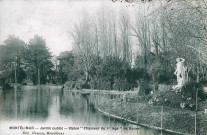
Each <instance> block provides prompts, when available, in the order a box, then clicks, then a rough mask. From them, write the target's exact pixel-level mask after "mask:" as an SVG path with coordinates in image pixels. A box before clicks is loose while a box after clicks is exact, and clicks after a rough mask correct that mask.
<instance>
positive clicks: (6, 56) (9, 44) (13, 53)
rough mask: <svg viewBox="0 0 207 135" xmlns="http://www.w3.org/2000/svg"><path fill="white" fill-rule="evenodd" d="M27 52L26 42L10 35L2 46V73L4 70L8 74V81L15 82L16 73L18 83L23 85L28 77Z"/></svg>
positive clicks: (0, 61) (0, 59)
mask: <svg viewBox="0 0 207 135" xmlns="http://www.w3.org/2000/svg"><path fill="white" fill-rule="evenodd" d="M25 51H26V44H25V42H24V41H22V40H21V39H19V38H18V37H15V36H14V35H10V36H9V37H8V39H6V40H5V41H4V44H3V45H1V46H0V65H1V67H0V71H1V70H4V71H5V72H4V73H5V74H7V80H10V81H11V80H13V82H14V80H15V79H14V72H15V70H16V72H17V82H18V83H21V82H22V81H23V80H24V79H25V77H26V75H25V73H24V70H23V68H24V54H25Z"/></svg>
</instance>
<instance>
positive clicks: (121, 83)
mask: <svg viewBox="0 0 207 135" xmlns="http://www.w3.org/2000/svg"><path fill="white" fill-rule="evenodd" d="M113 88H114V89H115V90H124V91H125V90H130V84H129V83H128V82H127V80H126V79H123V78H115V79H114V85H113Z"/></svg>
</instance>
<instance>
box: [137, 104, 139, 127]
mask: <svg viewBox="0 0 207 135" xmlns="http://www.w3.org/2000/svg"><path fill="white" fill-rule="evenodd" d="M137 104H138V103H137ZM137 107H138V106H137ZM138 123H139V118H138V108H137V124H138Z"/></svg>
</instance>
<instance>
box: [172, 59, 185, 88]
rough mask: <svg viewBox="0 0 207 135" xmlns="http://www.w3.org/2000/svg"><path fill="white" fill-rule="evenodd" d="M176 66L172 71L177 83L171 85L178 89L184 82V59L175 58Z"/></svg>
mask: <svg viewBox="0 0 207 135" xmlns="http://www.w3.org/2000/svg"><path fill="white" fill-rule="evenodd" d="M176 61H177V64H176V65H177V67H176V70H175V72H174V74H175V75H176V76H177V83H178V84H177V85H175V86H173V89H179V88H181V87H182V86H183V84H184V82H185V80H184V79H185V71H184V70H185V68H184V61H185V59H183V58H177V59H176Z"/></svg>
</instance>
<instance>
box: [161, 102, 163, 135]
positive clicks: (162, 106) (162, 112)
mask: <svg viewBox="0 0 207 135" xmlns="http://www.w3.org/2000/svg"><path fill="white" fill-rule="evenodd" d="M162 117H163V106H162V107H161V135H162V124H163V122H162V119H163V118H162Z"/></svg>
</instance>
